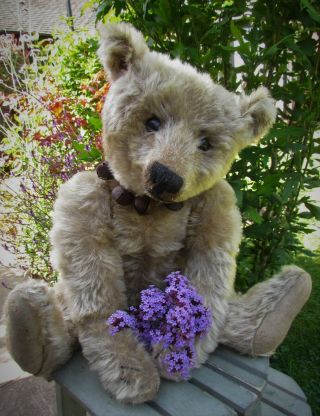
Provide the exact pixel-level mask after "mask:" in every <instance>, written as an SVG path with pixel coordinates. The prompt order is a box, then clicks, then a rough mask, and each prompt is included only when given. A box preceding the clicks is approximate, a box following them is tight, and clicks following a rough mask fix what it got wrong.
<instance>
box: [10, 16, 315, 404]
mask: <svg viewBox="0 0 320 416" xmlns="http://www.w3.org/2000/svg"><path fill="white" fill-rule="evenodd" d="M99 55H100V58H101V61H102V63H103V65H104V67H105V70H106V73H107V74H108V77H109V81H110V83H111V88H110V91H109V93H108V96H107V98H106V102H105V105H104V109H103V116H102V118H103V140H104V151H105V160H106V162H105V164H104V165H102V166H100V167H99V169H98V175H97V172H96V171H92V172H88V171H86V172H81V173H78V174H76V175H75V176H74V177H73V178H72V179H70V180H69V181H68V182H66V183H65V184H63V185H62V186H61V188H60V190H59V194H58V198H57V200H56V203H55V205H54V212H53V228H52V230H51V233H50V238H51V243H52V264H53V266H54V268H55V269H56V270H57V271H58V272H59V275H60V277H59V281H58V283H57V284H56V285H55V286H54V287H49V286H48V285H47V284H46V283H44V282H41V281H35V280H29V281H27V282H25V283H23V284H21V285H18V286H17V287H16V288H15V289H14V290H12V292H11V293H10V294H9V297H8V300H7V303H6V306H5V313H6V319H7V335H6V337H7V345H8V349H9V351H10V352H11V354H12V356H13V358H14V359H15V360H16V361H17V363H18V364H19V365H20V366H21V367H22V368H23V369H24V370H26V371H29V372H30V373H33V374H35V375H39V376H44V377H47V378H48V377H50V375H51V373H52V372H53V371H54V370H55V369H56V368H57V367H58V366H61V365H62V364H64V363H65V362H66V361H67V360H68V358H70V356H71V355H72V352H73V350H74V348H75V345H76V344H77V342H78V341H79V343H80V345H81V347H82V351H83V354H84V356H85V357H86V358H87V360H88V361H89V364H90V367H91V369H92V370H95V371H97V373H98V375H99V377H100V380H101V383H102V384H103V386H104V388H105V389H106V390H107V391H109V392H110V393H111V394H112V395H114V397H116V398H117V399H119V400H122V401H126V402H131V403H140V402H144V401H146V400H150V399H152V397H153V396H154V395H155V394H156V392H157V390H158V387H159V383H160V375H161V376H163V377H169V378H170V374H168V373H167V371H166V368H164V366H163V364H162V363H163V362H162V361H161V360H160V359H159V358H155V357H152V356H151V355H150V354H149V353H148V352H147V351H146V350H145V348H144V346H143V345H142V344H140V343H139V342H138V340H137V338H136V337H135V336H134V334H133V332H132V331H131V329H129V328H128V329H125V330H123V331H120V332H118V333H117V334H115V335H114V336H112V335H111V334H110V332H109V331H108V330H107V327H106V323H105V321H106V319H107V318H108V317H109V316H110V315H111V314H112V313H113V312H115V311H116V310H118V309H122V310H125V309H126V308H128V306H130V305H136V304H137V302H139V293H140V291H141V290H143V289H144V288H146V287H148V286H149V285H150V284H154V285H156V286H159V287H161V286H162V285H163V278H164V277H165V276H166V275H168V274H169V273H170V272H173V271H176V270H180V271H181V273H183V274H184V275H186V276H187V277H188V279H189V280H190V282H191V284H192V285H193V286H194V287H195V288H196V290H197V292H198V293H199V294H200V295H202V296H203V299H204V304H205V305H206V307H208V308H209V309H210V311H211V314H212V322H213V324H212V327H211V329H210V330H209V332H208V334H207V335H206V336H205V337H204V338H203V339H199V340H198V341H197V343H196V346H195V348H196V353H197V363H196V364H197V365H200V364H201V363H203V362H204V361H205V360H206V358H207V356H208V353H210V352H212V351H214V350H215V348H216V347H217V345H218V343H222V344H224V345H227V346H229V347H232V348H234V349H235V350H238V351H239V352H241V353H244V354H250V355H262V354H270V353H271V352H272V351H274V350H275V348H277V346H278V345H279V344H280V343H281V342H282V340H283V339H284V337H285V335H286V334H287V331H288V329H289V327H290V325H291V323H292V320H293V319H294V317H295V316H296V315H297V313H298V312H299V311H300V309H301V308H302V306H303V304H304V303H305V302H306V300H307V299H308V297H309V295H310V291H311V279H310V276H309V275H308V274H307V273H306V272H305V271H303V270H301V269H299V268H298V267H295V266H289V267H284V268H283V269H282V271H281V272H280V273H279V274H277V275H276V276H274V277H273V278H272V279H270V280H267V281H264V282H262V283H259V284H256V285H255V286H254V287H252V288H251V289H250V290H249V291H248V292H247V293H245V294H243V295H239V294H236V293H235V292H234V289H233V284H234V278H235V271H236V256H237V253H238V249H239V243H240V239H241V218H240V214H239V210H238V208H237V205H236V198H235V195H234V192H233V190H232V188H231V186H230V185H229V184H228V183H227V182H226V181H225V179H224V177H225V175H226V173H227V172H228V170H229V169H230V166H231V164H232V161H233V160H234V159H235V157H236V155H237V154H238V152H239V151H240V150H241V149H243V148H244V147H245V146H247V145H249V144H250V143H252V142H254V141H255V140H258V139H259V138H260V137H261V136H263V135H264V134H265V133H266V132H267V131H268V129H269V128H270V126H271V125H272V123H273V122H274V120H275V117H276V109H275V104H274V100H273V99H272V98H271V97H270V95H269V92H268V91H267V89H266V88H263V87H260V88H259V89H258V90H256V91H254V92H253V93H252V94H251V95H250V96H241V97H238V96H237V95H235V94H234V93H232V92H229V91H227V90H226V89H225V88H223V87H222V86H220V85H217V84H215V83H214V82H213V81H212V79H211V78H210V76H209V75H206V74H203V73H200V72H199V71H197V70H196V69H194V68H193V67H191V66H190V65H188V64H186V63H182V62H181V61H180V60H178V59H170V58H169V57H168V56H167V55H163V54H161V53H157V52H152V51H150V50H149V49H148V46H147V44H146V42H145V41H144V38H143V36H142V35H141V33H140V32H138V31H137V30H135V29H134V28H133V27H132V26H130V25H128V24H125V23H117V24H109V25H107V26H105V27H104V28H103V29H102V34H101V46H100V50H99ZM160 355H161V354H160Z"/></svg>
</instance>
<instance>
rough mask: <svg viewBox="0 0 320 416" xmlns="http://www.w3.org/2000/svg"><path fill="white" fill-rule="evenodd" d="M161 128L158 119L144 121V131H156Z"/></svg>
mask: <svg viewBox="0 0 320 416" xmlns="http://www.w3.org/2000/svg"><path fill="white" fill-rule="evenodd" d="M160 126H161V121H160V120H159V119H158V117H155V116H153V117H151V118H149V119H148V120H147V121H146V129H147V131H158V130H159V129H160Z"/></svg>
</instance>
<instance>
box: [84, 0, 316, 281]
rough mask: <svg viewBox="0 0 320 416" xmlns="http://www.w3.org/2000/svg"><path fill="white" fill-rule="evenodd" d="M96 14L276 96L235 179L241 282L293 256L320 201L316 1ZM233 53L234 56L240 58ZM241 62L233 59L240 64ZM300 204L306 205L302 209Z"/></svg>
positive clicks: (138, 6)
mask: <svg viewBox="0 0 320 416" xmlns="http://www.w3.org/2000/svg"><path fill="white" fill-rule="evenodd" d="M91 3H94V4H95V5H96V10H97V20H102V19H104V20H108V16H110V15H112V16H116V17H118V18H121V19H122V20H125V21H129V22H131V23H132V24H133V25H134V26H135V27H136V28H138V29H140V30H141V31H142V32H143V33H144V34H145V35H146V37H147V39H148V44H149V45H150V47H151V48H152V49H155V50H158V51H161V52H167V53H169V54H170V55H171V56H172V57H179V58H181V59H182V60H183V61H187V62H190V63H191V64H192V65H195V66H196V67H197V68H199V69H200V70H202V71H206V72H208V73H210V75H211V76H212V78H213V79H214V80H216V81H217V82H219V83H221V84H223V85H224V86H225V87H226V88H228V89H229V90H232V91H241V89H242V88H243V87H244V89H245V91H246V92H251V91H252V90H253V89H255V88H257V87H258V86H259V85H265V86H266V87H268V88H269V89H270V90H271V93H272V95H273V97H274V98H275V99H276V100H277V101H278V109H279V110H278V118H277V122H276V124H275V125H274V127H273V128H272V130H271V132H270V133H269V134H268V135H267V137H265V138H264V139H263V141H262V142H261V143H260V144H259V145H258V146H254V147H251V148H248V149H245V150H244V151H243V152H242V153H241V155H240V158H239V159H238V160H237V161H236V162H235V163H234V165H233V168H232V171H231V172H230V174H229V175H228V178H227V179H228V180H229V182H230V183H231V185H232V186H233V187H234V189H235V191H236V194H237V197H238V202H239V206H240V208H241V211H242V213H243V217H244V239H243V244H242V247H241V252H240V256H239V261H238V264H239V267H238V284H239V287H240V288H241V289H246V288H247V287H248V286H250V285H252V284H253V283H255V282H256V281H259V280H262V279H264V278H266V277H268V276H269V275H270V274H271V273H272V272H273V271H274V270H276V269H278V267H279V266H280V265H281V264H284V263H287V262H290V261H292V255H293V254H294V253H295V252H296V251H297V250H298V249H301V246H300V243H299V239H298V235H299V234H300V233H308V232H309V228H308V221H307V220H308V218H318V219H319V215H320V211H319V207H317V206H316V205H315V204H313V203H312V201H311V200H310V197H309V196H308V193H307V191H310V190H311V189H313V188H315V187H318V186H320V178H319V169H318V166H319V159H318V160H317V158H316V154H317V153H319V149H320V139H319V138H316V135H315V133H316V131H317V130H319V114H320V88H319V85H320V83H319V81H320V79H319V78H320V76H319V67H320V65H319V60H320V54H319V50H320V44H319V33H320V8H319V5H318V4H317V3H316V2H315V1H312V0H310V1H307V0H301V1H298V0H290V1H289V0H275V1H273V2H269V1H267V0H257V1H244V0H239V1H236V2H235V1H233V0H228V1H224V2H221V1H199V0H191V1H188V2H186V1H181V0H170V1H169V0H160V1H155V0H148V1H145V0H137V1H123V0H114V1H112V0H99V1H96V2H94V1H91ZM235 56H236V61H235ZM234 61H235V63H236V64H234ZM301 209H303V210H304V212H301Z"/></svg>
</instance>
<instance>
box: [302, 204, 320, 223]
mask: <svg viewBox="0 0 320 416" xmlns="http://www.w3.org/2000/svg"><path fill="white" fill-rule="evenodd" d="M305 206H306V207H307V208H308V210H309V211H310V212H311V214H312V215H313V216H314V217H315V218H316V219H317V220H320V207H319V206H317V205H314V204H311V203H310V202H305Z"/></svg>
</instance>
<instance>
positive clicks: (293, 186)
mask: <svg viewBox="0 0 320 416" xmlns="http://www.w3.org/2000/svg"><path fill="white" fill-rule="evenodd" d="M299 184H300V174H299V173H298V174H297V175H295V176H293V177H292V178H290V179H288V180H287V181H286V182H285V184H284V187H283V191H282V199H283V202H287V201H288V200H289V198H290V197H291V196H292V195H293V194H294V193H295V191H296V190H297V188H298V186H299Z"/></svg>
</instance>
